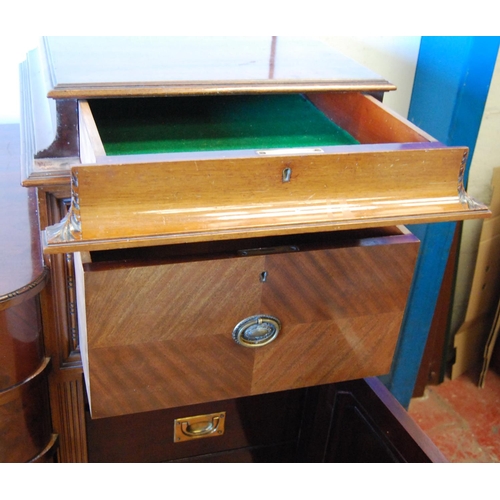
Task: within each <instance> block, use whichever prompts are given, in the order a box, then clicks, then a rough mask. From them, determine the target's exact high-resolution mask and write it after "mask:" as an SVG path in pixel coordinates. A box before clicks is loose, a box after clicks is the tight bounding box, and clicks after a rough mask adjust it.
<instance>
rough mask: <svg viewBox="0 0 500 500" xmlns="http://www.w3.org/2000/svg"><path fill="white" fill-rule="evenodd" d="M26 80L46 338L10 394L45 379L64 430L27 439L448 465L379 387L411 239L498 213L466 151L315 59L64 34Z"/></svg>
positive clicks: (101, 452) (110, 454)
mask: <svg viewBox="0 0 500 500" xmlns="http://www.w3.org/2000/svg"><path fill="white" fill-rule="evenodd" d="M21 75H22V96H23V99H22V101H23V119H22V124H21V146H22V147H21V149H22V153H21V158H20V160H21V171H22V182H23V184H24V186H25V187H26V188H28V190H29V191H27V192H28V193H29V195H30V196H32V197H33V199H34V197H36V200H37V206H36V207H35V206H33V205H31V208H30V209H29V210H28V214H30V217H31V220H32V222H31V226H30V227H32V228H36V227H37V226H36V224H38V229H39V230H40V233H39V234H40V238H38V237H37V236H38V234H37V230H34V232H33V237H32V238H31V239H30V240H29V241H28V242H25V250H24V251H26V252H32V253H31V254H30V255H31V256H32V257H31V259H32V262H33V263H34V264H33V265H34V266H35V267H36V269H38V271H37V273H36V278H35V277H30V278H29V280H28V282H27V283H24V284H23V285H21V288H22V287H28V288H30V290H31V291H30V294H29V296H30V297H33V301H34V302H33V305H32V306H31V307H32V308H33V309H34V310H36V311H39V312H38V313H36V312H32V319H31V320H30V321H29V324H30V325H31V326H32V328H35V329H36V331H37V332H38V333H37V335H36V336H35V337H36V339H37V340H36V342H38V343H36V349H35V348H34V349H35V350H36V352H37V355H36V356H33V357H34V358H36V362H35V361H34V362H33V367H30V368H29V369H28V368H26V370H27V371H25V372H23V373H22V374H19V375H17V373H16V377H18V378H14V375H13V374H12V375H10V378H9V379H8V380H7V382H6V383H7V387H9V388H10V387H14V386H16V384H19V382H21V381H22V380H28V379H29V378H30V375H31V374H32V373H35V372H36V373H38V372H40V377H39V378H40V380H41V381H42V382H41V384H40V386H41V387H42V389H40V391H41V393H40V394H37V395H33V396H31V399H30V400H31V401H35V400H36V401H37V403H38V406H37V410H36V411H37V412H38V413H39V415H40V417H39V418H38V419H37V422H46V424H45V426H44V428H43V432H42V431H41V430H37V429H34V427H33V425H32V424H29V425H28V424H27V425H26V426H25V427H24V428H23V431H24V432H33V433H36V434H37V435H39V436H41V435H43V437H40V438H39V439H40V440H41V441H43V442H44V443H54V444H57V453H56V458H57V460H59V461H62V462H85V461H94V462H101V461H106V462H120V461H132V462H139V461H142V462H153V461H155V462H157V461H332V462H333V461H348V462H353V461H354V462H355V461H363V462H371V461H418V462H420V461H443V460H444V458H443V456H442V455H441V454H440V453H439V451H438V450H437V449H436V448H435V447H434V445H433V444H432V443H431V442H430V441H429V440H428V438H426V437H425V436H424V435H423V434H422V432H421V431H420V430H419V429H418V427H417V426H416V425H415V423H414V422H413V421H412V420H411V419H410V418H409V416H408V415H407V414H406V412H405V411H404V410H403V409H402V408H401V407H400V406H399V405H398V403H397V402H396V401H395V399H394V398H393V397H392V396H391V394H390V393H389V392H388V391H387V389H386V388H385V387H384V386H383V385H382V384H381V383H380V382H379V380H378V379H377V378H376V376H377V375H382V374H384V373H387V372H388V371H389V370H390V366H391V361H392V356H393V353H394V349H395V345H396V343H397V338H398V332H399V328H400V324H401V321H402V318H403V314H404V309H405V304H406V299H407V295H408V291H409V288H410V285H411V280H412V276H413V270H414V264H415V260H416V257H417V253H418V240H417V239H416V238H415V237H414V236H413V235H412V234H411V233H409V231H407V230H406V229H405V227H404V226H403V225H402V224H406V223H410V222H432V221H440V220H458V219H464V218H471V217H485V216H487V215H488V210H487V208H486V207H484V206H483V205H481V204H480V203H477V202H476V201H474V200H472V199H470V198H469V197H468V196H467V193H466V192H465V191H464V189H463V184H462V181H461V175H462V172H463V168H464V165H465V159H466V156H467V149H466V148H447V147H445V146H443V145H442V144H440V143H438V142H437V141H435V140H434V139H432V138H431V137H429V136H428V135H427V134H425V132H423V131H421V130H419V129H417V128H416V127H414V126H413V125H412V124H410V123H408V122H407V121H405V120H404V119H402V118H400V117H398V116H396V115H395V114H394V113H392V112H390V111H389V110H387V109H386V108H384V107H383V105H382V104H381V102H380V101H381V96H382V94H383V93H384V92H386V91H390V90H393V89H394V86H393V85H391V84H390V83H389V82H386V81H385V80H384V79H382V78H380V77H379V76H378V75H373V74H372V73H371V72H370V71H368V70H365V69H364V68H362V67H359V66H357V65H356V64H355V63H353V62H352V61H350V60H347V59H345V58H343V57H342V56H340V55H338V54H334V53H333V54H332V53H331V52H330V50H329V49H327V48H325V47H323V46H322V45H318V44H316V42H314V41H313V42H311V41H307V40H295V39H283V40H282V39H277V38H276V37H272V38H271V39H269V40H266V39H262V38H259V39H235V40H231V43H228V40H227V39H224V38H222V39H220V38H217V37H215V38H211V39H199V38H181V39H174V38H168V37H167V38H164V39H156V38H149V37H148V38H135V39H120V38H119V37H118V38H115V37H113V38H111V39H107V38H99V37H97V38H85V37H83V38H78V37H70V38H69V39H65V38H64V37H62V38H60V37H54V38H47V39H44V41H43V43H42V46H41V47H40V48H39V49H37V50H36V51H33V52H32V53H30V54H28V58H27V61H26V63H24V64H23V66H22V71H21ZM131 131H132V132H131ZM11 133H12V132H11ZM131 134H132V135H131ZM165 137H167V141H165ZM9 140H10V141H12V139H9ZM158 143H159V144H160V145H158ZM167 143H168V144H167ZM12 151H14V150H13V149H12V146H10V147H9V159H8V161H9V162H11V163H12V162H14V163H15V161H16V160H14V159H13V153H12ZM14 156H15V154H14ZM33 203H34V201H32V204H33ZM35 214H36V215H38V217H36V216H35ZM26 225H27V222H22V223H20V224H17V225H16V227H17V228H18V229H19V228H20V227H23V228H24V227H25V226H26ZM4 241H5V240H4ZM40 245H41V252H40ZM28 249H29V250H28ZM42 253H43V257H42ZM33 281H36V282H37V284H36V285H30V283H33ZM7 293H9V292H7ZM38 297H40V298H38ZM6 310H7V309H6ZM2 311H3V310H2ZM35 324H36V325H37V326H36V327H35V326H34V325H35ZM42 326H43V334H42V333H41V327H42ZM9 332H11V330H10V329H6V330H5V333H2V337H1V338H2V339H3V337H5V338H7V339H9V340H8V341H9V342H10V343H11V344H12V345H13V344H14V342H13V341H11V339H12V337H15V335H14V334H13V333H9ZM42 339H43V342H42ZM11 344H9V348H10V351H11V354H10V359H13V357H15V356H18V357H19V356H20V357H21V358H23V359H24V358H26V359H27V355H24V354H17V351H15V349H14V347H10V345H11ZM7 352H9V351H8V350H7ZM35 365H36V366H35ZM16 366H17V365H16ZM13 370H14V369H12V371H13ZM37 370H38V371H37ZM1 374H2V377H4V378H5V376H4V374H3V372H2V373H1ZM26 377H27V378H26ZM2 380H3V379H2ZM2 383H3V382H2ZM47 387H48V394H49V402H50V404H49V402H47V400H46V399H43V397H44V396H43V395H44V394H46V393H45V392H43V391H44V390H46V388H47ZM9 390H10V389H9ZM4 392H5V391H2V392H0V405H3V401H7V400H6V399H5V397H4V396H3V394H4ZM16 394H17V393H16ZM20 397H21V396H18V397H17V399H19V398H20ZM2 398H3V399H2ZM42 401H43V402H44V403H41V402H42ZM49 407H50V410H49ZM0 408H2V409H3V406H1V407H0ZM9 411H11V412H12V411H21V410H9ZM49 420H50V425H48V422H49ZM27 421H28V420H27ZM3 422H4V419H3V417H2V422H1V423H0V425H3ZM31 422H32V421H31ZM2 428H3V427H2ZM8 428H10V426H8ZM28 429H29V430H28ZM0 437H1V436H0ZM2 439H3V437H2ZM13 439H14V438H13ZM13 445H14V444H12V445H10V444H7V445H5V446H4V445H3V442H2V444H1V446H2V447H3V448H5V449H10V447H11V446H13ZM46 446H49V449H52V448H50V444H46ZM54 448H55V447H54ZM9 453H13V452H11V451H10V452H9ZM32 455H33V456H34V455H36V454H35V453H32ZM6 457H7V458H10V459H13V460H16V458H17V459H19V460H29V459H31V458H33V457H32V456H30V457H26V456H22V457H16V456H15V455H14V454H10V455H6Z"/></svg>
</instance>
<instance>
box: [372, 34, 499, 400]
mask: <svg viewBox="0 0 500 500" xmlns="http://www.w3.org/2000/svg"><path fill="white" fill-rule="evenodd" d="M499 42H500V37H422V39H421V45H420V51H419V57H418V62H417V69H416V74H415V83H414V87H413V93H412V99H411V103H410V110H409V113H408V118H409V119H410V120H411V121H412V122H413V123H415V124H416V125H418V126H419V127H420V128H422V129H424V130H425V131H426V132H428V133H429V134H431V135H432V136H434V137H435V138H436V139H438V140H440V141H441V142H443V143H444V144H447V145H449V146H468V147H469V149H470V154H469V159H468V163H467V172H466V177H465V179H466V180H467V176H468V167H469V165H470V161H471V158H472V154H473V152H474V147H475V144H476V140H477V135H478V132H479V127H480V124H481V119H482V116H483V112H484V106H485V103H486V98H487V95H488V90H489V86H490V82H491V77H492V74H493V69H494V67H495V61H496V57H497V54H498V48H499ZM455 227H456V224H455V223H454V222H451V223H439V224H421V225H413V226H409V229H410V230H411V231H412V232H413V233H414V234H415V235H416V236H417V237H418V238H419V239H420V240H421V245H420V254H419V258H418V261H417V267H416V273H415V277H414V280H413V284H412V289H411V291H410V297H409V301H408V306H407V310H406V313H405V317H404V320H403V325H402V330H401V335H400V338H399V342H398V345H397V347H396V354H395V357H394V362H393V366H392V369H391V372H390V374H389V375H387V376H385V377H381V378H382V380H383V382H384V383H385V384H386V386H387V387H388V388H389V390H390V391H391V392H392V393H393V394H394V396H395V397H396V398H397V399H398V400H399V402H400V403H401V404H402V405H403V406H404V407H406V408H407V407H408V405H409V403H410V399H411V396H412V394H413V389H414V386H415V381H416V378H417V375H418V370H419V368H420V362H421V360H422V355H423V352H424V349H425V344H426V341H427V335H428V333H429V329H430V326H431V323H432V318H433V316H434V310H435V308H436V302H437V298H438V295H439V289H440V287H441V282H442V280H443V275H444V270H445V267H446V262H447V259H448V254H449V250H450V247H451V243H452V239H453V234H454V232H455Z"/></svg>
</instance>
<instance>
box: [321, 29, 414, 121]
mask: <svg viewBox="0 0 500 500" xmlns="http://www.w3.org/2000/svg"><path fill="white" fill-rule="evenodd" d="M319 38H320V39H321V40H323V41H325V42H327V43H328V44H329V45H331V46H332V47H334V48H336V49H337V50H338V51H339V52H342V53H343V54H344V55H346V56H348V57H350V58H351V59H354V60H356V61H358V62H359V63H361V64H363V65H364V66H366V67H367V68H370V69H371V70H372V71H375V72H376V73H378V74H379V75H380V76H382V77H383V78H385V79H386V80H389V81H390V82H391V83H393V84H394V85H396V86H397V88H398V89H397V90H396V91H394V92H388V93H387V94H386V95H385V96H384V103H385V104H386V105H387V106H389V107H390V108H391V109H392V110H394V111H396V112H397V113H399V114H400V115H402V116H404V117H405V118H406V117H407V116H408V108H409V105H410V99H411V93H412V90H413V80H414V79H415V69H416V66H417V59H418V51H419V48H420V38H421V37H420V36H330V37H319Z"/></svg>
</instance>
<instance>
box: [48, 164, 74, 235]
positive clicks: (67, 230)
mask: <svg viewBox="0 0 500 500" xmlns="http://www.w3.org/2000/svg"><path fill="white" fill-rule="evenodd" d="M45 234H46V239H47V243H49V244H51V243H65V242H71V241H78V240H81V239H82V224H81V220H80V200H79V195H78V176H77V175H76V174H75V173H72V174H71V206H70V208H69V210H68V213H67V214H66V216H65V217H64V218H63V219H62V220H61V221H60V222H58V223H57V224H54V225H53V226H48V227H47V228H46V230H45Z"/></svg>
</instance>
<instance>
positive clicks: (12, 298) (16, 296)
mask: <svg viewBox="0 0 500 500" xmlns="http://www.w3.org/2000/svg"><path fill="white" fill-rule="evenodd" d="M47 276H48V269H47V268H44V269H43V272H42V274H40V275H39V276H38V277H37V278H36V279H35V280H34V281H32V282H31V283H28V284H26V285H25V286H23V287H21V288H19V289H17V290H13V291H12V292H9V293H7V294H5V295H1V296H0V311H2V310H4V309H8V308H9V307H12V306H15V305H17V304H20V303H21V302H24V301H25V300H28V299H30V298H31V297H33V296H34V295H37V294H38V293H40V290H42V288H43V287H44V286H45V282H46V280H47Z"/></svg>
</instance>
